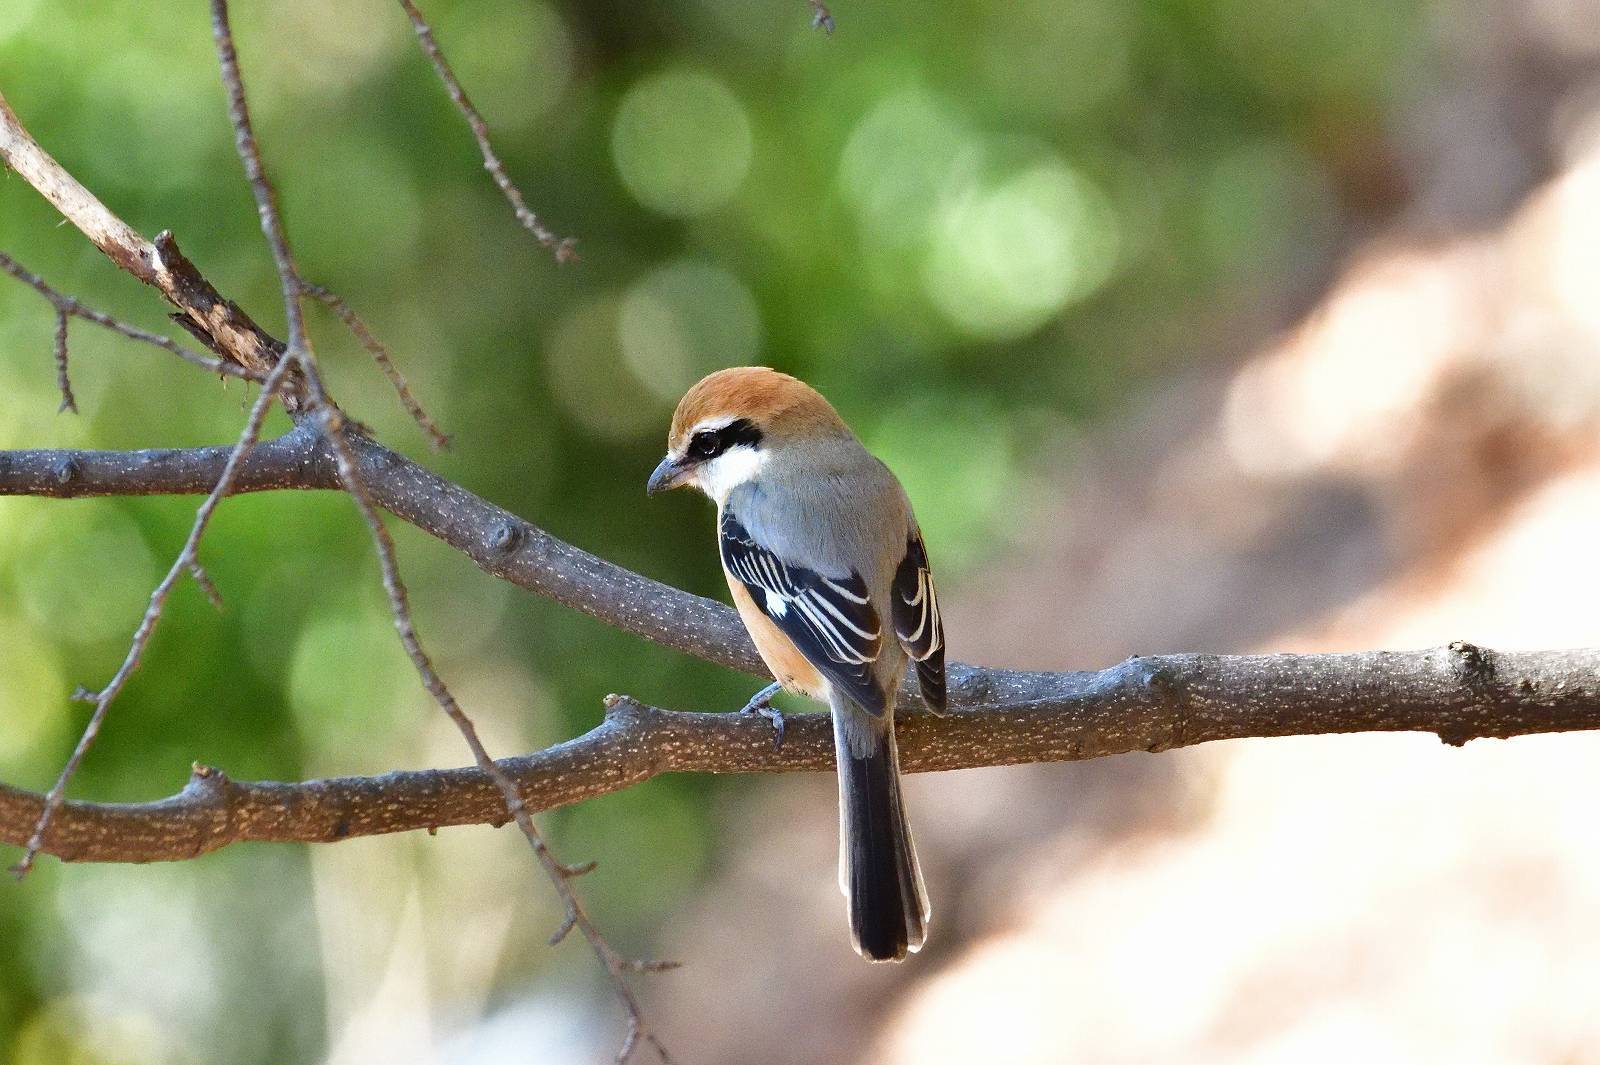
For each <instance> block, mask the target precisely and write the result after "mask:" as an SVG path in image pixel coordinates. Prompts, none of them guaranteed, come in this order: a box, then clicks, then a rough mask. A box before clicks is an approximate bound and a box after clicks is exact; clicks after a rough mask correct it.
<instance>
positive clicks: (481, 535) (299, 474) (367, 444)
mask: <svg viewBox="0 0 1600 1065" xmlns="http://www.w3.org/2000/svg"><path fill="white" fill-rule="evenodd" d="M349 440H350V446H351V449H352V450H353V451H354V453H355V456H356V461H357V465H358V468H359V470H360V474H361V478H362V480H363V481H364V482H365V484H366V486H367V490H368V491H369V492H370V493H371V495H372V501H373V502H374V503H376V504H377V505H378V506H380V507H382V508H383V509H385V510H387V511H389V512H390V513H392V514H394V515H395V516H397V517H400V518H403V519H404V520H406V521H408V522H410V523H411V524H413V525H415V526H416V527H417V528H419V529H421V530H423V531H424V532H426V533H428V534H429V535H431V536H435V537H437V538H438V539H440V540H442V541H444V542H445V543H447V544H449V545H450V546H451V547H453V548H455V549H456V550H458V551H460V552H462V553H463V554H465V555H466V556H467V557H468V558H470V559H472V560H473V561H474V562H476V563H477V564H478V565H479V566H480V567H482V568H483V569H484V570H485V571H486V572H488V573H491V574H493V575H495V576H497V577H501V578H503V579H505V580H508V581H510V582H511V583H513V584H516V585H518V586H520V587H522V588H526V589H528V590H529V591H532V592H537V593H539V594H540V595H544V596H547V597H549V598H551V599H554V600H555V601H556V602H558V603H562V604H564V605H566V606H569V607H572V608H573V609H575V610H579V611H581V612H583V613H585V614H588V615H589V616H590V617H594V618H598V619H600V620H601V621H604V622H606V623H607V624H610V625H614V626H616V627H617V628H620V629H622V630H624V631H625V632H631V633H633V634H634V635H637V636H642V637H644V638H645V639H647V640H650V641H652V642H654V643H658V644H661V645H662V646H665V647H671V648H673V649H675V650H679V651H683V652H685V653H687V654H692V655H696V656H698V657H700V658H704V659H707V660H708V661H711V662H716V663H718V664H719V665H724V666H729V667H731V668H733V669H739V670H743V671H744V672H746V673H751V674H754V675H756V676H766V667H765V666H763V665H762V663H761V659H760V658H759V657H758V656H757V655H756V651H755V647H754V646H753V645H752V644H751V643H750V638H749V637H748V636H747V635H745V631H744V626H742V625H741V624H740V623H739V619H738V616H737V615H736V614H734V612H733V610H732V608H730V607H727V606H723V605H722V604H721V603H716V602H713V601H711V600H709V599H703V598H701V597H700V596H697V595H691V594H689V593H688V592H684V591H680V590H679V589H677V588H672V587H669V586H667V585H665V584H661V583H659V582H658V581H653V580H650V579H649V578H648V577H643V576H640V575H639V574H637V573H633V572H632V571H630V570H626V569H623V568H622V567H620V566H617V565H614V564H612V563H610V562H607V561H606V560H605V559H602V558H599V557H598V556H596V555H592V554H590V553H589V552H587V551H583V550H580V549H579V548H576V547H573V546H572V545H571V544H568V543H566V542H564V541H562V540H559V539H557V538H556V537H554V536H551V535H550V534H549V533H547V532H545V531H544V530H543V529H540V528H539V527H538V526H536V525H533V524H532V523H530V522H527V521H524V520H523V519H522V518H519V517H517V516H516V515H515V514H512V513H511V512H510V511H508V510H505V509H503V508H501V507H497V506H495V505H494V504H493V503H490V502H488V501H486V500H484V499H482V498H481V497H479V496H476V495H474V494H473V493H471V492H469V491H467V490H466V489H465V488H462V487H461V486H460V485H457V484H455V483H453V482H451V481H448V480H446V479H445V478H443V477H440V476H439V475H438V474H436V473H433V472H432V471H430V470H428V469H425V468H423V467H422V466H419V465H417V464H416V463H414V462H412V461H411V460H410V459H408V458H406V457H405V456H403V455H400V454H398V453H397V452H394V451H391V450H389V449H388V448H386V447H384V446H382V445H381V444H378V443H375V442H373V441H372V440H370V439H367V438H365V437H362V436H359V435H357V434H355V433H351V434H350V435H349ZM227 454H228V449H227V448H217V447H207V448H188V449H153V450H148V451H80V450H55V449H45V450H31V451H0V495H39V496H53V497H57V498H73V497H78V496H108V495H116V496H134V495H173V494H193V493H200V492H206V491H209V490H210V487H211V485H213V484H215V483H216V478H217V475H218V474H219V473H221V471H222V467H223V464H224V463H225V462H226V461H227ZM342 487H343V486H342V485H341V484H340V483H339V477H338V471H337V470H336V469H335V467H334V462H333V455H332V452H331V451H330V449H329V447H328V445H327V443H326V442H325V441H323V440H322V439H321V437H320V436H319V434H317V433H316V432H315V430H314V429H313V428H311V427H301V428H297V429H295V430H293V431H291V432H289V433H287V434H285V435H284V436H282V437H279V438H278V439H276V440H273V441H271V442H269V443H265V444H261V445H259V446H258V447H257V448H256V449H255V450H254V451H253V452H251V454H250V456H249V458H248V459H247V460H246V461H245V463H244V464H243V466H242V468H241V469H240V471H239V477H238V480H237V482H236V483H235V485H234V488H233V490H234V491H235V492H259V491H264V490H268V489H288V488H314V489H329V490H340V489H342ZM963 672H964V671H963V670H961V669H960V668H959V667H958V668H957V669H956V670H955V671H953V674H952V678H953V680H954V681H955V684H954V685H953V687H954V688H955V689H956V691H955V693H954V694H955V695H956V697H957V699H958V701H959V698H960V689H961V677H962V674H963Z"/></svg>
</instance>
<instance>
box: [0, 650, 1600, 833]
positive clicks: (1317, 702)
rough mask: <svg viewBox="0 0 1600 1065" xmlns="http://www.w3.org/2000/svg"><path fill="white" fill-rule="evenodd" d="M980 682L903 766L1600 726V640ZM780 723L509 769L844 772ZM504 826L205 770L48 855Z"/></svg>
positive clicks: (537, 787) (523, 779) (547, 778)
mask: <svg viewBox="0 0 1600 1065" xmlns="http://www.w3.org/2000/svg"><path fill="white" fill-rule="evenodd" d="M983 675H984V677H985V678H986V685H985V686H986V688H987V690H988V692H989V694H990V695H991V696H992V697H993V699H994V702H993V703H992V704H991V705H988V706H984V707H980V708H977V709H969V710H961V711H956V712H953V713H951V714H949V715H947V716H945V717H939V718H935V717H932V716H930V715H928V714H924V713H916V714H910V715H908V716H907V717H905V718H904V719H903V721H902V722H901V723H900V726H899V728H900V735H899V739H900V759H901V766H902V768H903V769H905V770H908V771H912V772H923V771H928V770H944V769H961V768H968V767H973V766H993V765H1009V764H1014V763H1021V762H1044V761H1071V760H1077V759H1083V758H1096V757H1100V756H1103V755H1110V754H1121V753H1126V752H1130V751H1163V750H1168V749H1170V748H1174V747H1183V746H1189V745H1193V744H1197V743H1206V742H1209V741H1212V740H1226V739H1244V738H1250V737H1271V736H1299V735H1324V734H1331V733H1347V732H1432V733H1436V734H1438V735H1439V736H1440V737H1441V738H1442V739H1444V740H1445V741H1446V742H1449V743H1457V744H1459V743H1464V742H1466V741H1467V740H1469V739H1474V738H1479V737H1500V738H1504V737H1511V736H1520V735H1527V734H1531V733H1539V732H1562V731H1572V730H1579V729H1594V728H1600V650H1574V651H1541V652H1532V653H1496V652H1491V651H1487V650H1484V649H1481V648H1478V647H1474V646H1473V645H1470V644H1461V643H1458V644H1452V645H1451V646H1449V647H1442V648H1436V649H1433V650H1427V651H1413V652H1386V651H1371V652H1362V653H1356V654H1335V655H1239V656H1218V655H1167V656H1161V657H1155V658H1132V659H1129V660H1128V661H1126V662H1123V663H1121V664H1120V665H1117V666H1113V667H1111V668H1110V669H1106V670H1102V671H1100V672H1098V673H1012V672H1005V671H999V670H990V671H984V673H983ZM969 691H970V689H969ZM771 736H772V732H771V727H770V726H769V725H768V724H767V723H766V722H765V721H764V720H762V719H760V718H758V717H754V716H749V715H744V714H704V713H681V712H674V711H667V710H658V709H655V708H653V707H649V706H645V705H642V704H640V703H638V702H635V701H634V700H632V699H626V698H613V699H612V700H611V701H610V705H609V706H608V708H607V713H606V717H605V721H604V722H603V723H602V724H600V725H599V726H597V727H596V728H595V729H593V730H591V731H590V732H588V733H587V734H585V735H583V736H580V737H578V738H577V739H574V740H571V741H569V742H567V743H563V744H559V745H557V746H555V747H551V748H549V749H548V750H544V751H540V752H538V753H536V754H531V755H528V756H526V757H522V758H508V759H503V760H501V761H500V762H499V763H498V765H499V767H500V768H501V769H502V770H503V771H504V772H505V774H506V775H507V776H508V777H509V778H510V779H512V780H513V781H515V783H516V785H517V787H518V788H519V789H520V791H521V793H522V796H523V799H524V801H525V802H526V804H527V806H528V808H529V809H533V810H544V809H549V808H552V807H556V806H563V805H567V804H570V803H575V802H580V801H582V800H585V799H590V798H594V797H595V796H598V795H604V794H608V793H610V792H614V791H620V790H622V789H623V788H627V787H631V786H633V785H635V784H638V783H641V782H642V781H645V780H648V779H650V778H651V777H653V776H656V775H658V774H661V773H678V772H699V773H773V772H794V771H802V770H828V769H831V768H832V767H833V738H832V733H831V731H830V728H829V725H828V721H827V718H826V717H825V716H824V715H821V714H799V715H791V716H790V717H789V718H788V731H787V738H786V739H785V741H784V744H783V747H782V748H781V749H779V750H774V749H773V747H772V742H771ZM41 803H42V798H41V797H40V796H38V795H36V794H33V793H31V792H25V791H20V790H17V789H13V788H8V787H5V786H3V785H0V841H4V842H8V843H20V842H21V841H22V840H23V839H24V838H25V837H26V835H27V832H28V830H29V829H30V828H31V827H32V825H33V823H34V821H35V819H36V818H37V816H38V813H39V808H40V805H41ZM506 819H507V815H506V806H505V798H504V796H503V795H502V794H501V793H500V791H499V789H498V788H497V787H496V786H495V785H494V784H493V783H492V782H491V781H490V780H489V779H488V778H487V776H486V775H485V774H484V773H482V772H481V771H479V770H477V769H446V770H424V771H420V772H401V773H388V774H385V775H383V776H378V777H343V778H335V779H331V780H316V781H308V782H306V783H301V784H275V783H257V784H247V783H239V782H235V781H231V780H229V779H228V778H227V777H225V776H224V775H222V774H221V773H219V772H217V771H216V770H210V769H197V771H196V774H195V776H194V777H193V778H192V779H191V780H190V781H189V784H188V786H187V787H186V788H184V789H183V791H182V792H180V793H179V794H177V795H174V796H172V797H171V798H168V799H163V800H160V801H159V802H151V803H133V804H126V805H120V804H100V803H88V802H68V803H66V804H64V805H63V806H62V807H61V809H60V810H59V811H58V812H57V815H56V818H55V821H54V822H53V823H52V824H51V827H50V833H49V835H48V836H47V837H46V839H45V841H44V849H45V850H46V851H48V852H49V853H52V854H56V855H59V856H60V857H61V858H63V859H65V860H68V861H118V862H129V861H133V862H147V861H175V860H181V859H185V858H193V857H196V856H198V855H201V854H205V853H207V852H209V851H213V850H216V849H217V848H219V847H223V846H226V845H228V844H230V843H235V842H240V841H243V840H256V841H298V842H320V843H326V842H333V841H336V840H341V839H348V838H351V837H354V836H367V835H378V834H383V833H389V832H406V831H412V830H415V829H423V828H425V829H433V828H439V827H443V826H449V825H464V824H501V823H503V822H504V821H505V820H506Z"/></svg>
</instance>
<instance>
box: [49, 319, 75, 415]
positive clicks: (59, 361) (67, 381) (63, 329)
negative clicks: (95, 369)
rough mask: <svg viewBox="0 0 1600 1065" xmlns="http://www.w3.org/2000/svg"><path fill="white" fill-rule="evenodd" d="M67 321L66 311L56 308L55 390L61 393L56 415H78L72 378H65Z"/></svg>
mask: <svg viewBox="0 0 1600 1065" xmlns="http://www.w3.org/2000/svg"><path fill="white" fill-rule="evenodd" d="M67 319H68V315H67V312H66V309H65V308H63V307H59V306H58V307H57V308H56V337H55V340H56V344H55V347H56V388H57V389H58V390H59V391H60V392H61V406H60V407H58V408H57V409H56V413H57V414H60V413H61V412H63V411H69V410H70V411H71V412H72V413H74V414H76V413H78V401H77V399H76V398H74V397H73V395H72V378H70V377H68V376H67Z"/></svg>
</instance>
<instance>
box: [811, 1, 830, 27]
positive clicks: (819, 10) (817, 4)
mask: <svg viewBox="0 0 1600 1065" xmlns="http://www.w3.org/2000/svg"><path fill="white" fill-rule="evenodd" d="M811 28H812V29H814V30H821V31H822V32H823V33H827V34H832V33H833V12H832V11H829V10H828V5H827V4H826V3H824V2H823V0H811Z"/></svg>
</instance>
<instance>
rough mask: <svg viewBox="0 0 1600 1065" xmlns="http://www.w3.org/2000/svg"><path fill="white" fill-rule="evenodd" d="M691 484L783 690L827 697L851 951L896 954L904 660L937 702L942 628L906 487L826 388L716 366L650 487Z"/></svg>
mask: <svg viewBox="0 0 1600 1065" xmlns="http://www.w3.org/2000/svg"><path fill="white" fill-rule="evenodd" d="M682 486H691V487H693V488H696V489H698V490H699V491H701V492H703V493H704V494H705V495H707V496H709V497H710V498H711V500H712V501H713V502H714V503H716V506H717V539H718V547H719V553H720V555H721V561H722V569H723V573H724V575H725V576H726V577H727V581H728V589H729V592H730V593H731V595H732V597H733V603H734V606H735V607H737V608H738V611H739V617H740V619H741V620H742V621H743V622H744V625H745V628H746V629H747V630H748V631H749V633H750V637H751V639H752V640H753V641H754V642H755V645H756V650H757V651H759V652H760V654H761V658H762V661H764V662H765V663H766V665H767V667H768V668H769V669H770V670H771V671H772V675H773V677H774V678H776V683H774V684H772V685H769V686H768V687H766V688H764V689H762V691H761V692H759V693H757V695H756V696H755V697H754V698H753V699H751V700H750V702H749V704H747V705H746V707H745V710H746V711H754V712H760V713H762V714H764V715H766V716H768V717H771V718H772V719H773V722H774V725H775V726H776V727H777V729H778V731H777V734H776V736H775V742H781V739H782V716H781V715H780V714H778V713H777V712H776V711H773V710H770V709H769V708H768V703H769V702H770V700H771V699H772V697H773V696H775V695H776V694H777V693H778V691H779V690H780V689H787V690H789V691H792V692H798V693H800V694H802V695H806V696H809V697H811V698H813V699H816V700H818V701H821V702H825V703H827V704H828V707H829V710H830V712H831V714H832V718H833V735H834V746H835V752H836V757H837V764H838V775H839V889H840V890H841V891H842V892H843V893H844V896H845V899H846V910H847V912H848V914H849V918H850V933H851V939H852V942H853V944H854V946H855V948H856V951H857V952H858V953H860V954H861V955H862V956H863V957H865V958H867V959H869V960H871V961H901V960H903V959H904V958H905V957H906V956H907V954H908V953H912V952H915V951H917V950H919V949H920V948H921V947H922V945H923V942H924V940H925V939H926V937H927V928H928V920H929V917H930V912H931V911H930V910H929V907H928V895H927V889H926V887H925V886H924V884H923V878H922V871H921V867H920V866H919V864H918V862H917V851H916V846H915V844H914V843H913V842H912V838H911V830H910V828H909V826H908V825H907V822H906V811H905V802H904V800H903V799H902V797H901V792H900V767H899V755H898V753H897V751H896V748H895V729H894V712H895V696H896V693H897V692H898V690H899V688H900V682H901V679H902V678H903V677H904V676H905V674H906V671H907V670H908V669H910V668H914V669H915V671H916V677H917V682H918V687H919V689H920V691H921V695H922V700H923V703H924V704H925V705H926V707H927V708H928V709H929V710H931V711H933V712H934V713H943V712H944V710H945V705H946V688H945V668H944V622H943V620H942V618H941V617H940V614H939V601H938V596H937V594H936V593H935V591H934V586H933V575H932V573H931V572H930V570H929V566H928V553H927V549H926V547H925V546H924V543H923V539H922V531H921V529H920V528H919V527H918V525H917V519H916V516H915V515H914V514H913V512H912V509H911V501H910V499H909V498H908V497H907V495H906V492H905V489H904V488H902V487H901V485H900V482H899V480H898V479H896V477H895V475H894V474H893V473H892V472H890V470H889V468H888V467H887V466H886V465H884V463H883V462H882V461H880V460H879V459H878V458H876V457H875V456H873V455H872V454H871V453H870V452H869V451H868V450H867V449H866V447H865V446H863V445H862V443H861V441H860V440H858V439H857V438H856V435H855V434H854V433H853V432H851V431H850V428H849V426H847V425H846V424H845V422H844V419H843V418H841V417H840V416H839V413H838V411H836V410H835V409H834V408H833V406H832V404H830V403H829V402H828V401H827V400H826V399H825V398H823V396H822V395H821V393H819V392H817V391H816V390H815V389H814V388H812V387H811V386H810V385H808V384H806V383H805V382H803V381H801V380H799V379H797V378H794V377H791V376H790V375H788V374H785V373H780V372H779V371H777V370H773V369H770V368H768V367H764V366H737V367H732V368H729V369H723V370H718V371H716V372H715V373H712V374H710V375H708V376H706V377H704V378H702V379H701V380H700V381H699V382H698V383H696V384H695V385H693V386H692V387H691V388H690V389H689V390H688V392H686V393H685V394H684V396H683V398H682V399H681V400H680V401H679V403H678V406H677V409H676V411H675V412H674V413H673V416H672V425H671V428H670V430H669V432H668V435H667V454H666V457H665V458H663V459H662V460H661V463H660V465H658V466H657V467H656V468H655V471H654V472H653V473H652V474H651V475H650V479H649V481H648V483H647V484H646V491H647V492H648V493H649V494H650V495H655V494H657V493H659V492H664V491H668V490H670V489H674V488H678V487H682Z"/></svg>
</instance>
